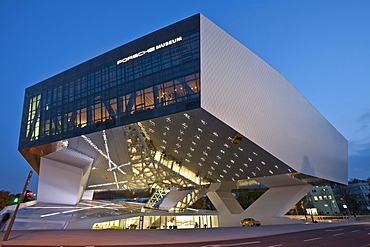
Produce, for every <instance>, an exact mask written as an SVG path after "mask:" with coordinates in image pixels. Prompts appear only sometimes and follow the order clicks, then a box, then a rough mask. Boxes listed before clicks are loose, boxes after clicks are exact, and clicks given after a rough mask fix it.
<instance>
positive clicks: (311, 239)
mask: <svg viewBox="0 0 370 247" xmlns="http://www.w3.org/2000/svg"><path fill="white" fill-rule="evenodd" d="M319 239H321V238H310V239H305V240H303V242H309V241H314V240H319Z"/></svg>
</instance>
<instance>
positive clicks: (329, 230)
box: [325, 229, 343, 232]
mask: <svg viewBox="0 0 370 247" xmlns="http://www.w3.org/2000/svg"><path fill="white" fill-rule="evenodd" d="M342 230H343V229H335V230H325V231H326V232H337V231H342Z"/></svg>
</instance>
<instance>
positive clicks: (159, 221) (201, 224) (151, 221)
mask: <svg viewBox="0 0 370 247" xmlns="http://www.w3.org/2000/svg"><path fill="white" fill-rule="evenodd" d="M205 227H207V228H214V227H219V223H218V215H176V216H173V215H171V216H138V217H132V218H127V219H120V220H112V221H106V222H99V223H95V224H94V225H93V227H92V229H187V228H205Z"/></svg>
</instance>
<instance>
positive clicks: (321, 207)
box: [306, 186, 342, 215]
mask: <svg viewBox="0 0 370 247" xmlns="http://www.w3.org/2000/svg"><path fill="white" fill-rule="evenodd" d="M306 199H307V203H309V204H311V205H312V206H313V208H316V211H317V214H318V215H339V214H342V212H341V210H340V208H339V206H338V204H337V201H336V199H335V196H334V193H333V191H332V189H331V187H330V186H315V187H314V188H312V190H311V191H310V192H308V194H307V196H306Z"/></svg>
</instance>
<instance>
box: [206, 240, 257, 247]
mask: <svg viewBox="0 0 370 247" xmlns="http://www.w3.org/2000/svg"><path fill="white" fill-rule="evenodd" d="M259 243H261V241H254V242H246V243H236V244H216V245H202V246H201V247H225V246H238V245H245V244H259Z"/></svg>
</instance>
